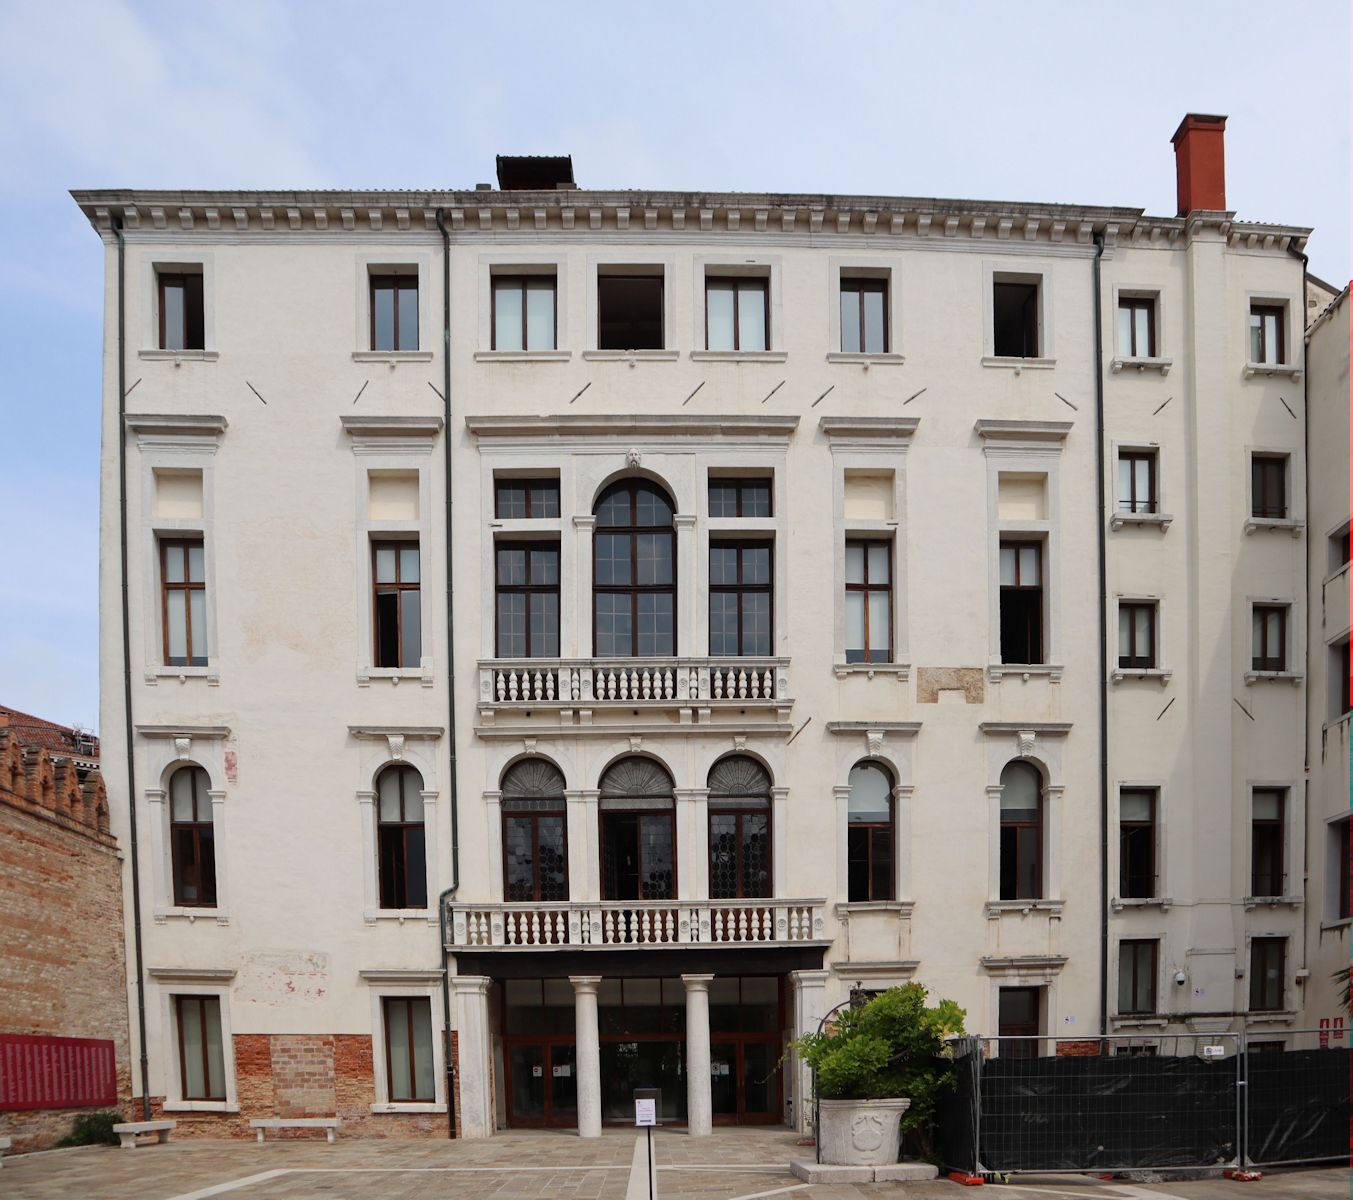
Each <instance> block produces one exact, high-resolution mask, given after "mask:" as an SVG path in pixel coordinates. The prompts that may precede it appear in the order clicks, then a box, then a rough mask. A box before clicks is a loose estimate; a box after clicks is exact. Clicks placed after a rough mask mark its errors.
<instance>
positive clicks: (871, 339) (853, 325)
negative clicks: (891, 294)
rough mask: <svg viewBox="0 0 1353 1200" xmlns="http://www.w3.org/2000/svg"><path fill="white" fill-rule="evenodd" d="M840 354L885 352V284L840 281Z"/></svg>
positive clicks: (886, 310)
mask: <svg viewBox="0 0 1353 1200" xmlns="http://www.w3.org/2000/svg"><path fill="white" fill-rule="evenodd" d="M841 350H842V353H844V354H886V353H887V352H888V281H887V280H886V279H854V278H851V277H849V276H843V277H842V279H841Z"/></svg>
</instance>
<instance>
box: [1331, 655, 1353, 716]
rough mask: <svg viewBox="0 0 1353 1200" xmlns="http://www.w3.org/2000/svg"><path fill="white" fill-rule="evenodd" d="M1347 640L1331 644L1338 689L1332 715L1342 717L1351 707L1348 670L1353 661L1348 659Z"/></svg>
mask: <svg viewBox="0 0 1353 1200" xmlns="http://www.w3.org/2000/svg"><path fill="white" fill-rule="evenodd" d="M1348 647H1349V643H1348V642H1340V643H1339V645H1337V646H1331V647H1330V649H1331V651H1332V652H1333V658H1334V680H1335V686H1336V688H1337V689H1338V690H1337V691H1336V692H1335V696H1336V699H1335V711H1334V714H1333V715H1334V717H1335V718H1336V719H1338V718H1339V717H1342V716H1343V715H1344V714H1345V713H1346V712H1348V711H1349V710H1350V709H1353V684H1351V682H1350V678H1349V675H1350V671H1351V670H1353V663H1350V661H1349V653H1348Z"/></svg>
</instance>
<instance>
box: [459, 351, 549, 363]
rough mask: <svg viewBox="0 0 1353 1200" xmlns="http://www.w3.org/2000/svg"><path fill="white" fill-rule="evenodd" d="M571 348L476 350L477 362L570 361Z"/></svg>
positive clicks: (475, 357)
mask: <svg viewBox="0 0 1353 1200" xmlns="http://www.w3.org/2000/svg"><path fill="white" fill-rule="evenodd" d="M572 357H573V351H571V350H476V351H475V352H474V360H475V362H521V363H540V362H568V360H569V359H571V358H572Z"/></svg>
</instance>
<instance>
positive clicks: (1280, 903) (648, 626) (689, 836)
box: [76, 117, 1309, 1136]
mask: <svg viewBox="0 0 1353 1200" xmlns="http://www.w3.org/2000/svg"><path fill="white" fill-rule="evenodd" d="M1223 126H1224V120H1221V119H1217V118H1206V117H1201V118H1194V117H1191V118H1189V119H1187V120H1186V122H1185V123H1184V124H1183V125H1181V127H1180V131H1179V134H1178V135H1177V137H1176V141H1177V154H1178V157H1179V163H1180V211H1181V213H1182V214H1183V215H1181V216H1179V217H1168V218H1155V217H1148V216H1146V215H1144V214H1143V213H1142V212H1141V211H1140V210H1137V209H1130V208H1086V207H1074V206H1063V205H1025V204H1007V203H979V202H968V201H935V200H911V199H902V198H887V197H840V196H757V195H716V194H684V193H646V192H587V191H581V190H579V189H577V188H576V186H575V185H574V184H573V182H572V174H571V164H570V163H569V162H568V160H566V159H563V160H558V159H501V160H500V161H499V179H500V186H499V189H498V190H496V191H495V190H476V191H473V192H447V193H439V194H425V193H412V192H386V193H363V194H355V193H351V194H350V193H316V194H295V193H168V192H156V193H151V192H80V193H76V199H77V201H78V202H79V203H80V205H81V207H82V209H83V210H84V211H85V212H86V214H87V215H88V217H89V218H90V220H91V222H92V223H93V224H94V226H95V228H96V229H97V230H98V231H99V233H100V235H101V236H102V237H103V239H104V242H105V245H106V253H107V263H108V274H107V285H106V286H107V291H106V303H107V311H108V324H107V329H108V338H107V346H106V359H105V396H106V398H107V400H106V403H105V410H104V459H103V468H104V469H103V480H104V490H103V511H104V524H103V539H104V541H103V545H104V549H105V556H104V562H105V573H104V577H103V581H102V587H103V596H104V599H105V604H104V605H103V608H102V611H103V614H104V616H103V619H104V622H105V624H104V628H103V635H104V636H103V644H104V646H105V647H107V648H108V649H107V651H106V653H105V658H104V662H103V681H104V690H103V710H102V721H103V728H104V729H105V731H107V730H111V729H121V728H123V727H124V726H125V724H126V723H127V721H128V716H127V714H126V713H125V711H124V708H123V704H122V690H121V671H122V658H121V654H120V652H119V651H118V649H117V648H118V647H119V646H120V644H121V629H120V626H119V611H118V600H119V588H120V584H121V580H120V577H119V574H118V568H117V563H118V554H117V550H118V547H119V544H120V537H121V530H120V527H119V520H118V514H119V477H120V465H121V464H120V459H119V455H120V454H125V456H126V480H127V555H128V559H127V561H128V577H129V580H130V581H131V585H132V586H131V587H130V589H129V598H130V605H131V608H130V631H131V634H130V642H131V651H130V653H131V661H132V663H133V665H134V668H135V672H134V676H135V677H134V680H133V689H132V713H131V715H130V724H131V726H132V729H133V742H134V745H135V756H134V760H133V762H132V763H131V764H128V763H127V762H125V761H123V759H122V756H121V754H120V753H119V751H110V753H109V755H108V764H109V765H108V769H109V773H110V777H111V778H113V779H114V780H115V781H117V787H116V789H115V808H116V814H117V821H118V822H119V824H118V826H117V828H118V832H119V834H120V835H122V834H125V833H126V832H127V827H128V822H129V819H130V816H131V802H132V800H133V799H134V804H135V813H136V820H137V822H138V828H139V829H140V831H141V844H142V845H143V846H144V847H146V849H145V850H144V851H143V853H142V855H141V872H142V874H141V881H142V889H141V894H142V900H143V903H142V913H141V923H142V929H143V935H144V940H145V973H144V980H143V986H144V988H145V992H146V998H147V1012H148V1024H147V1045H148V1049H149V1059H150V1082H149V1089H150V1093H151V1095H152V1096H153V1097H154V1098H155V1102H156V1104H157V1105H159V1106H162V1107H163V1109H164V1110H166V1111H170V1112H175V1113H178V1114H180V1115H181V1118H182V1119H183V1120H184V1121H185V1122H194V1123H197V1124H199V1125H200V1126H201V1127H203V1128H207V1129H211V1130H220V1129H229V1130H232V1131H234V1132H243V1131H244V1123H245V1121H246V1120H247V1118H249V1117H251V1116H267V1115H272V1114H274V1113H279V1114H282V1115H287V1114H296V1115H300V1114H314V1115H321V1114H323V1115H328V1114H332V1113H337V1114H338V1115H340V1116H342V1117H343V1118H344V1120H345V1122H348V1121H351V1122H354V1123H357V1124H359V1125H360V1126H363V1127H366V1128H369V1129H370V1130H371V1131H372V1132H377V1133H381V1134H386V1135H405V1134H408V1135H412V1134H419V1133H432V1132H435V1131H436V1130H438V1129H439V1128H445V1127H446V1125H447V1123H448V1114H447V1113H446V1109H447V1105H448V1097H450V1101H451V1103H452V1104H453V1105H455V1106H456V1108H457V1112H456V1114H455V1123H456V1127H457V1129H458V1130H459V1131H460V1132H461V1133H463V1134H464V1135H466V1136H484V1135H487V1134H488V1133H490V1132H491V1131H492V1130H493V1129H494V1128H502V1127H505V1126H513V1127H515V1126H523V1125H532V1124H554V1125H565V1126H575V1125H576V1126H577V1127H578V1128H579V1129H580V1130H581V1131H582V1132H584V1133H585V1134H594V1133H597V1132H599V1131H600V1128H601V1125H602V1123H603V1122H605V1121H608V1120H620V1119H623V1118H624V1117H625V1116H626V1111H627V1109H628V1106H629V1105H630V1103H631V1089H632V1087H633V1086H643V1085H648V1084H657V1085H659V1086H661V1087H662V1088H663V1106H664V1111H665V1114H666V1116H667V1117H668V1118H669V1119H676V1120H684V1121H686V1122H687V1123H688V1124H689V1126H690V1128H691V1129H692V1131H694V1132H697V1133H698V1132H702V1131H705V1130H707V1129H708V1127H709V1126H710V1124H711V1123H712V1122H715V1121H728V1122H739V1123H753V1122H763V1121H764V1122H788V1123H791V1124H795V1125H800V1126H801V1125H803V1124H804V1122H806V1120H807V1119H808V1115H809V1114H808V1106H807V1099H808V1079H807V1075H806V1072H804V1071H803V1070H801V1069H800V1068H799V1067H798V1066H797V1065H795V1064H791V1066H790V1067H789V1068H786V1069H783V1070H782V1069H780V1068H779V1067H778V1066H777V1064H778V1062H779V1060H780V1058H781V1054H782V1052H783V1050H784V1046H785V1044H786V1042H787V1041H788V1040H789V1039H790V1038H792V1037H793V1036H795V1035H796V1034H798V1033H800V1032H803V1031H807V1030H812V1029H816V1028H817V1027H818V1024H819V1022H820V1021H821V1019H822V1018H823V1017H824V1016H825V1015H826V1014H827V1013H828V1011H829V1010H830V1009H831V1008H832V1007H833V1006H835V1005H836V1004H838V1003H840V1002H842V1001H843V1000H845V999H846V997H847V995H848V993H849V991H850V989H851V988H853V987H855V986H857V985H858V986H860V987H863V988H864V989H878V988H883V987H887V986H890V985H892V984H896V983H900V982H903V981H906V980H910V979H916V980H920V981H923V982H924V983H925V984H926V985H927V986H928V987H930V988H931V989H932V990H933V991H934V992H935V993H938V994H940V995H945V996H952V997H953V998H954V999H956V1000H957V1001H958V1002H959V1003H960V1004H962V1005H963V1006H964V1007H965V1008H966V1009H967V1013H968V1025H969V1027H970V1028H972V1029H975V1030H981V1031H986V1032H990V1033H993V1034H995V1033H1001V1034H1005V1035H1007V1036H1015V1035H1017V1034H1020V1033H1032V1034H1044V1035H1051V1036H1054V1037H1061V1038H1064V1039H1066V1040H1067V1041H1068V1042H1075V1041H1076V1040H1078V1039H1085V1038H1092V1037H1094V1035H1096V1034H1097V1033H1099V1032H1100V1031H1101V1029H1103V1028H1105V1027H1107V1029H1108V1030H1109V1031H1111V1032H1112V1031H1118V1032H1129V1033H1135V1034H1144V1035H1150V1034H1159V1033H1160V1032H1163V1031H1170V1032H1174V1031H1185V1030H1202V1029H1213V1028H1223V1029H1239V1028H1241V1027H1243V1026H1245V1025H1247V1024H1249V1023H1253V1022H1256V1021H1262V1022H1264V1023H1265V1024H1266V1027H1267V1026H1268V1025H1270V1024H1276V1025H1277V1027H1278V1028H1279V1029H1281V1028H1283V1027H1286V1026H1290V1025H1291V1024H1293V1023H1294V1022H1295V1021H1296V1020H1297V1019H1298V1014H1297V1013H1296V1012H1295V1011H1294V1010H1295V1009H1296V1008H1297V1007H1299V1001H1298V999H1297V997H1298V992H1297V991H1296V984H1295V980H1296V978H1297V975H1298V973H1299V972H1300V971H1301V970H1303V969H1304V967H1305V962H1304V959H1303V957H1302V951H1301V938H1300V934H1301V929H1302V911H1303V909H1302V899H1301V891H1300V880H1301V877H1302V871H1303V869H1304V868H1303V865H1302V863H1301V861H1300V859H1301V848H1302V847H1303V845H1304V844H1305V837H1304V827H1303V825H1302V823H1301V810H1300V805H1299V804H1298V803H1294V802H1293V794H1294V792H1295V793H1297V794H1299V791H1300V786H1301V779H1302V754H1303V751H1302V745H1301V739H1302V735H1301V731H1302V729H1303V721H1304V709H1303V706H1304V697H1305V692H1304V689H1303V685H1302V672H1301V669H1300V664H1301V663H1302V662H1303V660H1304V655H1305V646H1304V640H1303V639H1304V636H1305V630H1306V627H1307V625H1306V613H1305V589H1304V587H1303V585H1302V579H1303V574H1304V570H1305V565H1304V560H1303V557H1302V555H1303V549H1302V547H1303V543H1302V541H1301V537H1300V535H1301V533H1302V530H1303V527H1304V522H1305V514H1304V511H1303V508H1304V499H1303V497H1304V495H1305V461H1304V452H1303V445H1304V436H1305V435H1304V412H1303V409H1302V406H1301V405H1300V403H1299V402H1297V403H1289V401H1293V400H1295V401H1299V399H1300V388H1301V385H1300V383H1299V382H1298V381H1299V380H1300V377H1301V372H1302V370H1303V360H1302V348H1303V347H1302V338H1301V336H1300V334H1301V327H1302V311H1303V305H1304V303H1305V299H1304V295H1303V268H1302V262H1301V259H1300V257H1299V255H1298V253H1297V252H1299V251H1300V249H1301V247H1302V245H1303V244H1304V242H1305V238H1306V236H1307V234H1308V232H1309V231H1308V230H1305V229H1301V228H1295V227H1285V226H1269V225H1256V224H1248V223H1243V222H1237V221H1235V220H1234V218H1233V215H1232V214H1231V213H1229V212H1227V211H1225V197H1224V188H1223V181H1222V179H1221V174H1220V139H1221V136H1222V127H1223ZM119 239H121V241H122V244H123V246H124V247H125V249H124V250H123V251H122V254H123V258H122V260H121V261H122V265H123V274H122V279H123V281H124V283H123V289H122V291H121V292H120V291H119V271H118V267H119ZM444 239H445V240H444ZM444 272H445V275H444ZM444 278H449V280H450V291H449V294H448V292H447V291H446V290H445V288H444V284H443V279H444ZM120 306H121V307H120ZM119 311H121V312H123V313H124V314H125V322H126V345H125V349H123V348H120V347H119V343H118V339H117V329H118V313H119ZM1097 313H1098V317H1099V324H1098V328H1097V327H1096V314H1097ZM444 321H445V323H446V324H445V338H446V341H445V344H446V346H447V347H448V348H449V355H450V357H449V362H448V361H447V360H446V359H445V358H444V357H443V352H442V346H443V332H444ZM120 352H121V358H120ZM120 368H121V371H120ZM133 379H135V380H136V381H137V383H136V390H135V393H134V395H133V394H132V393H131V392H130V390H129V389H130V385H131V383H132V381H133ZM448 385H449V390H448ZM1101 385H1102V389H1103V432H1102V437H1101V436H1100V433H1099V431H1098V430H1097V397H1098V395H1099V392H1098V388H1099V387H1100V386H1101ZM119 395H126V396H127V404H126V407H127V410H128V411H127V413H126V416H125V419H122V418H120V414H119V405H118V397H119ZM1289 413H1290V415H1289ZM448 417H449V421H448ZM448 467H449V469H450V477H451V480H452V486H451V495H450V497H448V496H447V490H446V481H447V469H448ZM1101 474H1102V480H1103V483H1102V489H1101V485H1100V483H1099V479H1100V476H1101ZM1097 495H1098V496H1101V497H1102V504H1100V505H1097V504H1096V500H1095V498H1096V496H1097ZM452 514H454V515H452ZM1101 515H1102V518H1103V520H1102V523H1101V520H1100V516H1101ZM448 528H450V530H451V531H452V532H451V536H450V541H451V544H452V545H453V546H454V553H453V555H452V558H451V561H450V564H449V566H448V561H447V557H446V551H447V546H448ZM1101 544H1102V553H1103V562H1104V573H1105V586H1104V588H1103V589H1101V585H1100V579H1099V569H1098V565H1099V563H1100V555H1101ZM452 576H453V577H454V578H453V579H452ZM448 583H450V584H451V594H452V595H453V596H454V603H453V605H452V606H451V609H450V611H448V608H447V605H446V596H447V589H448ZM1101 617H1102V618H1103V619H1104V620H1105V621H1106V622H1107V635H1106V637H1107V641H1106V645H1105V655H1104V658H1103V660H1101V656H1100V653H1099V636H1100V622H1101ZM1270 617H1272V619H1273V622H1274V623H1276V624H1275V625H1274V630H1275V631H1273V632H1270V624H1269V620H1270ZM1255 622H1259V628H1261V632H1262V637H1261V643H1260V645H1261V649H1262V654H1260V653H1258V652H1256V651H1252V647H1251V633H1252V627H1254V623H1255ZM449 637H453V638H454V648H455V669H456V678H457V688H456V691H455V696H454V708H453V707H452V703H451V702H452V696H451V695H450V692H449V689H448V677H449V662H448V653H447V651H448V638H449ZM1101 702H1102V703H1103V706H1104V711H1105V712H1106V713H1107V717H1108V723H1107V738H1108V741H1107V747H1105V745H1104V741H1103V738H1104V736H1105V733H1106V726H1105V724H1104V722H1103V721H1102V720H1101V715H1100V714H1101ZM119 749H120V747H119ZM1102 754H1104V755H1106V756H1107V757H1106V759H1105V760H1104V761H1105V762H1106V764H1107V766H1106V767H1105V768H1102V767H1101V755H1102ZM129 767H131V768H134V778H135V783H134V788H133V790H132V792H131V793H130V796H129V795H128V794H127V792H126V791H124V790H122V789H123V788H124V787H125V784H124V782H123V781H125V780H126V778H127V771H128V768H129ZM1270 792H1273V793H1276V794H1278V801H1277V804H1278V808H1277V811H1278V813H1279V815H1278V816H1277V817H1276V818H1270V817H1267V816H1265V817H1263V818H1262V819H1263V820H1266V821H1270V822H1273V821H1276V824H1277V827H1278V829H1279V833H1278V835H1277V836H1278V838H1279V842H1280V846H1281V849H1282V854H1283V857H1282V858H1281V860H1280V861H1279V860H1272V859H1265V860H1264V861H1265V862H1266V863H1267V864H1268V866H1267V867H1266V870H1267V871H1268V874H1267V875H1266V876H1265V877H1264V880H1263V886H1262V887H1259V899H1260V900H1261V901H1262V903H1251V898H1252V897H1254V896H1255V895H1256V886H1258V885H1256V884H1255V882H1254V879H1255V871H1257V869H1258V868H1256V867H1254V866H1253V863H1252V861H1251V859H1252V857H1255V856H1256V855H1257V854H1258V852H1257V851H1255V852H1254V854H1252V847H1251V840H1252V830H1253V829H1254V828H1255V827H1256V825H1257V823H1258V820H1259V819H1260V818H1259V817H1257V816H1256V814H1257V813H1260V812H1262V813H1267V812H1268V811H1269V809H1268V808H1267V807H1265V806H1266V805H1268V803H1269V800H1268V798H1267V797H1268V795H1269V793H1270ZM1261 793H1262V794H1261ZM176 811H178V812H180V814H181V817H180V818H175V816H174V815H173V814H174V813H175V812H176ZM188 827H191V828H188ZM1269 828H1270V825H1265V826H1264V829H1265V830H1268V829H1269ZM1206 829H1214V830H1216V831H1218V832H1217V835H1216V838H1215V842H1214V843H1212V842H1205V841H1204V840H1203V839H1202V837H1201V831H1202V830H1206ZM1262 837H1267V838H1268V839H1269V842H1265V845H1268V844H1269V843H1271V841H1272V837H1271V835H1269V834H1268V833H1264V834H1262ZM1101 844H1103V845H1104V846H1105V847H1106V853H1101ZM1255 861H1258V859H1257V857H1255ZM1101 863H1102V869H1103V876H1102V878H1101ZM208 866H209V867H210V872H211V873H210V877H208V875H207V873H206V868H207V867H208ZM1274 871H1276V872H1277V875H1276V876H1275V875H1274V874H1273V872H1274ZM1289 883H1290V886H1289ZM1266 889H1267V890H1266ZM1274 889H1276V890H1274ZM1270 892H1271V893H1272V894H1270ZM439 898H440V900H439ZM439 904H440V906H441V909H440V912H439ZM439 921H440V922H441V923H440V925H439ZM1264 939H1270V941H1267V942H1265V941H1264ZM1271 939H1282V941H1283V945H1282V947H1281V949H1280V950H1274V951H1273V954H1272V955H1270V953H1269V947H1270V946H1271V945H1272V941H1271ZM1256 940H1258V941H1259V942H1261V943H1263V948H1262V951H1261V952H1260V959H1259V960H1255V959H1254V957H1253V956H1254V954H1255V953H1256V952H1255V951H1254V950H1253V949H1252V946H1253V945H1254V943H1255V941H1256ZM443 949H444V950H445V951H446V954H445V955H444V954H443ZM1275 955H1276V957H1274V956H1275ZM1252 961H1258V962H1259V966H1260V970H1261V973H1262V974H1263V975H1264V978H1265V980H1266V981H1267V982H1266V984H1265V987H1264V988H1260V989H1259V990H1258V991H1255V990H1254V989H1253V988H1252V987H1251V986H1250V984H1249V982H1248V972H1249V971H1250V970H1251V962H1252ZM1275 963H1276V967H1275ZM443 970H445V971H447V972H448V974H447V975H445V976H444V975H443ZM1237 972H1243V973H1246V978H1245V979H1241V978H1239V977H1238V976H1237ZM1177 974H1182V975H1183V977H1184V986H1181V985H1179V984H1176V983H1175V982H1173V981H1174V979H1175V978H1176V975H1177ZM1125 980H1126V982H1125ZM447 1013H449V1020H448V1019H447V1016H446V1014H447ZM444 1029H449V1030H450V1031H453V1032H452V1036H449V1037H448V1038H447V1039H445V1040H443V1038H442V1031H443V1030H444ZM199 1063H200V1064H201V1065H200V1067H199V1066H197V1065H196V1064H199ZM452 1063H454V1065H455V1067H456V1070H455V1072H454V1076H452V1075H450V1074H448V1071H447V1067H448V1065H450V1064H452ZM449 1081H451V1082H449ZM631 1111H632V1110H631Z"/></svg>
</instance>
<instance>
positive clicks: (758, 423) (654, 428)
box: [465, 413, 799, 452]
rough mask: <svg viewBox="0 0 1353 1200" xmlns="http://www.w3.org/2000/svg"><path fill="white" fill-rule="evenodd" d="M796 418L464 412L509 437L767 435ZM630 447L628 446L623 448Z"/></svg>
mask: <svg viewBox="0 0 1353 1200" xmlns="http://www.w3.org/2000/svg"><path fill="white" fill-rule="evenodd" d="M798 425H799V418H798V417H795V416H779V415H774V414H765V415H763V414H759V413H758V414H752V415H750V416H734V415H719V414H710V415H709V416H705V415H703V414H700V413H666V414H664V413H645V414H635V413H540V414H535V415H533V414H525V415H521V416H510V415H506V414H492V415H484V416H469V417H466V418H465V428H466V429H468V430H469V431H470V432H471V433H472V434H474V435H475V437H478V438H510V437H527V438H542V437H597V436H602V435H604V436H614V437H621V436H624V437H630V436H634V435H636V434H638V435H643V434H647V435H649V436H653V437H657V436H672V435H678V436H687V437H748V436H752V437H768V438H776V439H780V440H784V439H787V438H788V437H789V436H790V435H791V434H792V433H793V432H794V431H795V429H797V428H798ZM626 450H627V452H632V448H631V447H627V448H626Z"/></svg>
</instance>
